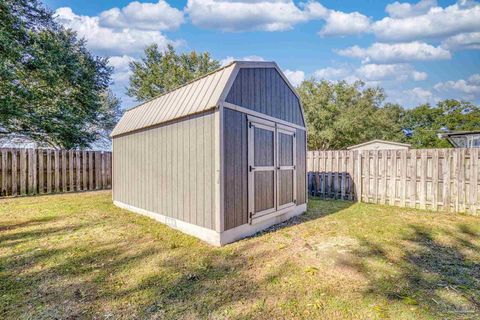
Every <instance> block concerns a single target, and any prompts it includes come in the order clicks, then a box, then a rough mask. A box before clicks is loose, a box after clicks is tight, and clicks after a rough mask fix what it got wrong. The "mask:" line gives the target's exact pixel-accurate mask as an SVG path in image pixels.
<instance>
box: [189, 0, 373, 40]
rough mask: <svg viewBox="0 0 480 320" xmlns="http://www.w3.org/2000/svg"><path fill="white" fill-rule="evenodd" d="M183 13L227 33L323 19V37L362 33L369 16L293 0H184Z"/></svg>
mask: <svg viewBox="0 0 480 320" xmlns="http://www.w3.org/2000/svg"><path fill="white" fill-rule="evenodd" d="M185 12H186V13H187V14H188V15H189V18H190V20H191V21H192V23H193V24H194V25H196V26H198V27H201V28H206V29H216V30H222V31H228V32H240V31H253V30H262V31H285V30H290V29H292V28H293V27H294V26H295V25H296V24H299V23H302V22H308V21H311V20H325V25H324V26H323V28H322V29H321V30H320V32H319V33H320V34H321V35H323V36H330V35H348V34H358V33H362V32H365V31H366V30H367V29H368V27H369V25H370V18H368V17H366V16H364V15H363V14H361V13H358V12H352V13H345V12H341V11H335V10H329V9H327V8H325V7H324V6H323V5H322V4H321V3H319V2H316V1H309V2H307V3H301V4H300V5H298V6H297V5H296V4H295V2H294V1H293V0H258V1H254V0H236V1H232V0H188V2H187V6H186V8H185Z"/></svg>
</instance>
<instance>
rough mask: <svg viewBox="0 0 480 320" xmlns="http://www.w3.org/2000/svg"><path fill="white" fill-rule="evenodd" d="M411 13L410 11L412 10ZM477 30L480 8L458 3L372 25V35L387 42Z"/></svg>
mask: <svg viewBox="0 0 480 320" xmlns="http://www.w3.org/2000/svg"><path fill="white" fill-rule="evenodd" d="M412 10H413V9H412ZM479 29H480V5H478V3H476V2H473V1H461V2H459V3H456V4H453V5H451V6H448V7H445V8H442V7H430V8H429V10H428V11H427V12H426V13H424V14H420V15H415V16H409V15H408V14H407V15H406V16H402V15H401V14H400V17H398V12H397V16H394V17H385V18H383V19H382V20H379V21H376V22H375V23H373V24H372V31H373V32H374V33H375V36H376V37H377V38H379V39H382V40H388V41H411V40H418V39H425V38H443V37H448V36H452V35H455V34H458V33H465V32H474V31H478V30H479Z"/></svg>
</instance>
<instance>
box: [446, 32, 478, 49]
mask: <svg viewBox="0 0 480 320" xmlns="http://www.w3.org/2000/svg"><path fill="white" fill-rule="evenodd" d="M442 47H444V48H446V49H450V50H460V49H475V50H480V32H470V33H460V34H457V35H455V36H452V37H449V38H447V39H445V40H444V41H442Z"/></svg>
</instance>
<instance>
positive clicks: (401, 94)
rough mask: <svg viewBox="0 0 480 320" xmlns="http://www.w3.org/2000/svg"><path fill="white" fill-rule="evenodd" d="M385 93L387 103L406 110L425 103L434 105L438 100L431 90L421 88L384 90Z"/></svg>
mask: <svg viewBox="0 0 480 320" xmlns="http://www.w3.org/2000/svg"><path fill="white" fill-rule="evenodd" d="M385 93H386V95H387V101H389V102H394V103H399V104H400V105H402V106H404V107H407V108H408V107H415V106H418V105H421V104H425V103H430V104H435V103H437V102H438V101H439V100H440V98H439V97H438V96H436V95H435V94H434V93H433V92H432V91H431V90H429V89H425V88H421V87H415V88H413V89H406V90H399V89H398V88H395V89H389V90H386V91H385Z"/></svg>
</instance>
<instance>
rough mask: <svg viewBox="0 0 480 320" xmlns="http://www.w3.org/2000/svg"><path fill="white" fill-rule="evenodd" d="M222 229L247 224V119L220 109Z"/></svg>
mask: <svg viewBox="0 0 480 320" xmlns="http://www.w3.org/2000/svg"><path fill="white" fill-rule="evenodd" d="M223 132H224V140H223V141H224V159H223V160H224V171H223V172H224V177H223V179H224V188H225V196H224V203H225V205H224V210H225V230H228V229H232V228H234V227H237V226H240V225H242V224H245V223H248V203H247V201H248V193H247V192H248V184H247V175H248V171H247V169H248V168H247V163H248V162H247V146H248V144H247V116H246V115H245V114H244V113H241V112H238V111H234V110H230V109H224V131H223Z"/></svg>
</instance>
